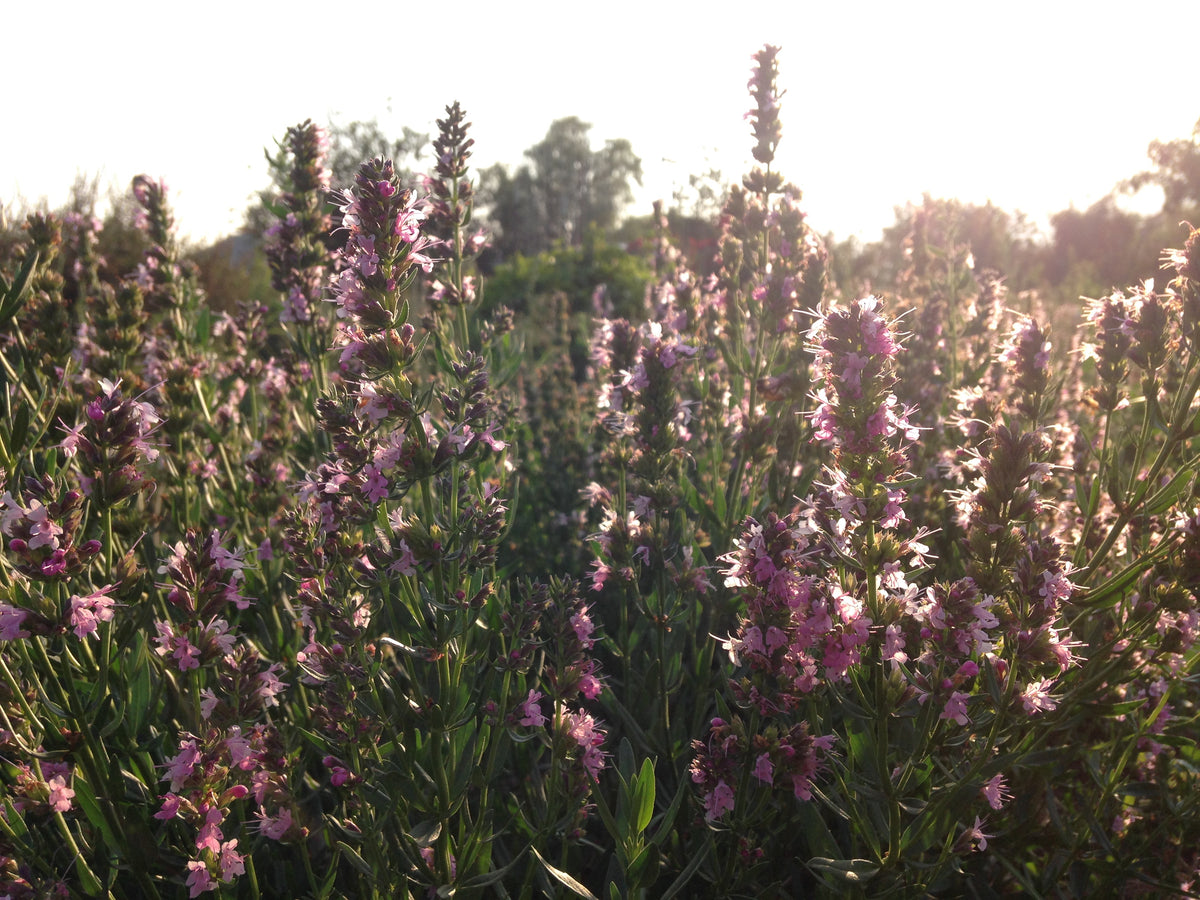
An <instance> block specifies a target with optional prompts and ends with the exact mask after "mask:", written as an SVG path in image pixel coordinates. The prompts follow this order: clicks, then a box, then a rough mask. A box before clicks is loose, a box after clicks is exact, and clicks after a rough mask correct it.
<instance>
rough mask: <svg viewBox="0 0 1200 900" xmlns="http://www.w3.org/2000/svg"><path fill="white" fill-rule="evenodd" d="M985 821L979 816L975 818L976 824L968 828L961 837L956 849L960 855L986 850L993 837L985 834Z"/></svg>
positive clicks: (955, 846)
mask: <svg viewBox="0 0 1200 900" xmlns="http://www.w3.org/2000/svg"><path fill="white" fill-rule="evenodd" d="M983 825H984V821H983V819H981V818H979V816H976V817H975V824H974V825H972V826H971V827H970V828H968V829H967V830H966V831H964V832H963V833H962V835H960V836H959V839H958V841H957V842H956V843H955V845H954V848H955V849H956V850H958V851H959V852H960V853H966V852H969V851H972V850H986V849H987V842H988V838H990V837H991V836H992V835H990V834H984V833H983Z"/></svg>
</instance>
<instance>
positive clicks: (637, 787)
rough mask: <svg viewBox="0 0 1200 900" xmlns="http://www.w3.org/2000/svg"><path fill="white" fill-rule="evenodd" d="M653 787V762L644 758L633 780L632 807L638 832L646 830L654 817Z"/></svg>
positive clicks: (654, 785)
mask: <svg viewBox="0 0 1200 900" xmlns="http://www.w3.org/2000/svg"><path fill="white" fill-rule="evenodd" d="M655 787H656V784H655V778H654V764H653V763H651V762H650V760H649V759H644V760H642V771H641V772H640V773H639V774H638V775H637V776H636V777H635V778H634V780H633V809H634V816H635V821H636V822H637V833H638V834H641V833H642V832H643V831H645V830H646V826H648V825H649V824H650V820H651V819H652V818H653V817H654V794H655Z"/></svg>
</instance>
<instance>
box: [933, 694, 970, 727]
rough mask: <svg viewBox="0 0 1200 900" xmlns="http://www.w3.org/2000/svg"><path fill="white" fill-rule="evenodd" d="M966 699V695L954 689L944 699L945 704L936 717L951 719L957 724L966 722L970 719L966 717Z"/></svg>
mask: <svg viewBox="0 0 1200 900" xmlns="http://www.w3.org/2000/svg"><path fill="white" fill-rule="evenodd" d="M967 699H968V696H967V695H966V694H964V693H963V692H962V691H955V692H954V693H952V694H951V695H950V697H949V699H948V700H946V706H945V708H944V709H943V710H942V714H941V715H940V716H938V718H939V719H953V720H954V721H955V722H957V723H958V724H959V725H966V724H968V723H969V722H970V721H971V720H970V719H969V718H967Z"/></svg>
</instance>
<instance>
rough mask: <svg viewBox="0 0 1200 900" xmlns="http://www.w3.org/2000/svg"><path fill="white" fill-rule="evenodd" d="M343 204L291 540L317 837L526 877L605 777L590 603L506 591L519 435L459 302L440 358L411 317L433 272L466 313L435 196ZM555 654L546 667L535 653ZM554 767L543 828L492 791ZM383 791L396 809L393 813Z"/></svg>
mask: <svg viewBox="0 0 1200 900" xmlns="http://www.w3.org/2000/svg"><path fill="white" fill-rule="evenodd" d="M465 128H466V126H465V124H464V123H463V121H462V115H461V111H460V110H458V107H457V106H455V107H452V108H451V109H450V110H449V111H448V119H447V120H446V121H445V122H444V123H443V124H442V130H443V134H442V136H441V137H440V138H439V145H438V146H439V147H442V148H443V151H444V152H443V153H442V156H441V157H440V162H439V166H440V168H439V174H440V175H442V176H444V177H453V178H456V179H464V176H465V173H466V169H465V158H466V148H468V147H469V146H470V141H469V140H468V139H466V138H465ZM443 168H445V169H446V171H445V172H443V171H442V169H443ZM469 193H470V191H469V185H468V186H467V187H466V188H464V187H463V184H462V183H459V184H458V186H457V187H454V188H447V189H446V192H445V196H444V197H441V196H440V195H439V197H440V201H441V202H442V203H443V206H444V208H442V207H439V209H441V213H440V215H441V217H442V218H441V219H439V220H438V221H442V220H443V219H445V217H446V216H449V220H446V221H443V222H442V224H443V226H445V225H446V224H447V222H449V223H450V224H453V222H457V223H458V227H460V228H461V226H462V224H463V223H464V219H465V218H466V217H467V216H468V215H469V206H467V207H463V206H461V205H459V204H460V203H468V202H469ZM335 197H336V198H337V201H338V202H339V205H340V208H341V212H342V222H343V227H344V228H345V229H346V231H347V240H346V244H345V249H344V250H343V251H342V253H343V260H342V265H341V267H340V270H339V273H338V274H337V275H336V276H335V282H334V290H333V297H332V300H333V302H334V303H335V304H336V313H337V318H338V326H339V328H338V339H337V346H336V350H337V351H338V353H339V356H338V365H339V374H340V378H339V382H340V384H341V387H340V388H339V389H338V390H336V391H334V392H332V393H330V394H329V395H327V396H326V397H324V398H322V400H321V401H320V403H319V413H320V418H321V423H322V428H323V429H324V430H325V432H326V434H327V435H328V438H329V441H330V444H331V446H332V448H333V453H332V454H331V455H330V456H329V457H328V458H327V459H326V460H325V461H323V462H321V463H320V464H319V465H318V466H317V467H316V469H315V470H314V471H313V472H312V473H311V474H310V475H309V476H308V478H307V479H306V482H305V484H304V486H303V487H302V489H301V492H300V500H301V505H300V507H299V509H298V510H297V512H296V514H295V515H294V516H293V517H292V521H291V523H290V525H289V529H288V537H287V541H288V544H289V546H290V548H291V554H292V565H293V567H294V568H293V571H294V573H295V576H296V577H297V579H298V590H297V593H296V600H297V606H298V612H299V620H298V624H299V626H300V627H301V628H302V629H303V633H304V635H305V646H304V647H303V650H302V651H301V652H300V653H299V654H298V656H297V661H298V663H299V664H300V671H299V680H300V682H301V684H302V685H303V687H304V690H306V691H307V692H308V693H309V694H310V696H311V697H312V699H313V703H312V706H311V716H310V719H309V722H308V728H309V729H310V734H311V735H313V736H314V737H315V739H316V740H317V741H318V744H319V746H320V748H321V766H322V767H323V771H324V773H325V777H324V785H323V787H322V791H328V796H329V801H331V802H334V803H335V804H336V806H335V808H336V809H337V810H338V813H337V816H336V817H335V818H332V819H329V820H327V822H326V825H325V827H326V828H327V829H331V831H329V832H328V833H329V834H330V837H331V840H332V839H333V836H334V835H339V836H340V837H339V838H338V840H340V841H341V843H340V844H339V845H338V846H339V847H342V848H345V849H343V850H340V851H339V852H338V853H337V854H335V857H334V861H335V864H336V862H337V861H338V860H344V861H347V864H348V863H349V862H352V861H353V860H356V859H361V860H365V861H366V863H367V865H368V866H370V868H371V869H372V870H373V871H374V872H376V873H380V876H382V873H385V872H389V871H390V872H391V873H392V874H391V875H390V876H385V880H384V881H383V882H380V884H390V885H393V886H394V887H396V888H397V889H399V888H400V886H403V885H406V884H408V885H424V886H425V888H427V889H429V890H431V891H432V890H437V889H440V888H444V889H447V890H449V889H451V888H454V887H461V886H462V885H464V884H470V883H472V881H473V880H475V881H478V880H479V879H481V878H491V877H495V878H497V879H498V878H500V877H501V876H500V875H499V874H498V873H497V874H496V875H494V876H493V875H491V874H489V873H492V872H493V871H497V870H502V869H504V868H507V867H509V866H512V865H516V863H517V861H518V859H519V858H520V857H521V856H522V853H523V850H524V846H525V843H524V842H527V841H529V840H531V839H534V838H537V839H538V840H550V841H567V842H571V841H574V840H575V839H576V838H577V837H578V835H577V834H574V832H575V831H577V830H578V827H579V825H578V822H577V824H576V825H574V826H572V827H571V828H569V829H566V830H565V831H564V830H563V829H564V825H563V821H564V817H565V821H576V819H577V817H579V815H580V810H581V809H582V806H583V803H584V800H585V798H586V796H587V794H588V792H589V790H590V782H589V780H588V776H589V775H590V776H591V777H595V776H596V775H598V774H599V771H600V769H601V767H602V766H603V754H602V752H601V750H600V746H599V745H600V743H602V740H603V729H602V727H601V726H600V725H599V723H597V722H596V721H595V720H594V719H593V718H592V717H591V716H590V715H589V714H587V713H585V712H584V711H583V710H581V709H580V708H579V707H578V706H577V702H578V701H577V699H576V698H577V697H578V696H579V695H580V694H582V696H583V697H585V698H586V697H594V696H595V695H596V694H597V693H598V692H599V690H600V686H601V685H600V681H599V680H598V678H597V675H596V670H595V664H594V662H591V661H589V660H588V659H587V654H586V650H587V649H588V648H590V647H591V645H592V641H593V639H592V637H591V626H590V622H589V619H588V616H587V609H586V606H584V605H583V604H581V603H580V602H579V601H578V599H575V600H571V599H570V598H572V597H576V598H577V595H576V594H574V593H573V592H572V591H568V593H567V595H566V596H565V597H564V598H563V600H562V601H561V603H563V604H565V606H563V607H560V606H559V605H557V604H556V605H555V606H554V608H553V609H550V610H546V609H545V608H544V603H545V601H531V602H533V606H534V607H538V608H540V611H541V613H542V621H541V622H539V621H537V620H536V619H535V618H532V616H533V615H534V613H533V612H532V611H531V610H532V609H533V607H531V609H530V610H526V611H525V612H521V611H520V610H519V608H514V606H513V604H512V602H510V599H509V594H508V590H507V588H506V587H505V586H504V585H502V584H501V583H499V582H498V581H497V578H496V574H495V559H496V548H497V545H498V542H499V540H500V536H501V533H502V530H503V528H504V524H505V519H506V512H507V511H506V508H505V505H504V502H503V499H502V494H501V488H502V481H501V478H502V475H503V471H504V470H503V467H502V466H501V465H498V464H497V461H498V459H499V458H500V455H501V454H503V452H504V450H505V448H506V443H505V441H504V440H503V439H502V437H501V435H500V433H499V428H500V420H499V416H498V412H497V409H496V407H495V403H494V399H493V388H492V387H491V383H490V376H489V367H488V364H487V361H486V359H485V358H484V356H482V355H480V353H477V352H475V351H472V350H471V349H470V342H471V341H478V340H480V338H479V331H477V330H473V329H471V325H470V317H469V316H467V315H466V314H465V312H464V311H462V310H460V312H461V313H463V314H462V315H460V316H459V317H458V318H457V321H459V322H460V323H462V326H463V327H462V328H461V329H460V328H458V327H457V326H456V327H455V328H453V329H451V330H450V331H449V333H447V334H444V335H441V336H439V341H440V342H441V343H440V348H439V358H438V360H436V361H433V362H434V364H433V365H430V366H428V368H426V366H425V365H424V364H425V363H427V362H430V361H428V360H426V359H423V358H422V354H421V350H422V348H423V347H424V345H425V342H426V341H425V339H419V338H418V337H417V331H416V329H415V328H414V326H413V325H412V324H411V323H410V322H409V321H408V310H409V304H408V298H409V295H410V294H411V292H412V291H414V290H416V288H417V286H418V285H419V284H420V281H419V276H420V275H421V274H422V273H424V274H429V275H432V274H434V273H435V271H436V272H437V274H438V275H439V276H441V277H448V278H449V279H450V281H449V282H448V284H449V285H451V286H453V287H454V289H455V290H456V291H458V292H459V293H458V294H457V296H458V297H460V301H461V302H460V304H459V305H461V303H465V300H461V298H462V297H463V296H464V293H465V285H466V282H465V280H464V279H465V278H466V276H464V275H463V274H462V272H463V254H464V252H465V244H464V242H463V241H462V240H458V241H457V242H456V241H455V239H454V238H453V237H451V239H450V241H449V242H448V243H443V244H439V243H437V242H435V241H434V239H433V238H431V237H430V236H429V235H428V234H427V233H426V231H425V223H426V222H427V220H428V217H429V214H427V212H426V206H425V203H424V202H423V201H422V200H421V199H420V198H419V197H418V196H417V194H416V193H415V192H414V191H412V190H411V189H408V188H405V187H403V186H402V185H401V184H400V183H399V181H398V179H397V177H396V174H395V171H394V169H393V167H392V164H391V163H390V162H389V161H385V160H381V159H376V160H373V161H370V162H368V163H365V164H364V165H363V166H362V168H361V169H360V171H359V174H358V176H357V178H356V182H355V186H354V187H353V188H350V189H347V190H344V191H341V192H338V193H337V194H335ZM455 198H458V199H455ZM454 233H456V232H455V231H454V229H453V228H451V234H452V235H453V234H454ZM443 251H449V252H451V253H453V254H454V255H453V257H452V259H450V260H446V261H442V260H440V259H439V258H438V255H439V254H440V253H441V252H443ZM439 268H440V269H441V271H438V270H439ZM441 284H442V285H443V286H445V285H446V284H447V282H441ZM435 290H436V288H435ZM460 338H463V339H464V341H465V342H461V341H460ZM477 346H481V347H482V345H478V344H477ZM536 596H540V595H536ZM564 609H566V610H569V612H568V613H565V616H566V617H565V618H560V617H561V616H563V615H564ZM556 622H557V625H556V624H555V623H556ZM521 623H524V624H521ZM539 626H540V628H539ZM526 628H528V629H529V631H528V632H525V631H524V629H526ZM513 629H516V632H515V633H514V632H513ZM543 636H544V637H543ZM543 641H545V642H546V643H545V649H544V650H539V649H537V648H539V647H541V646H542V642H543ZM531 642H532V643H531ZM552 648H553V649H552ZM542 652H544V653H545V654H546V657H545V659H546V661H545V663H544V664H542V665H540V666H538V667H536V668H535V667H534V666H532V662H533V659H532V658H531V656H530V654H532V653H538V654H539V656H540V654H541V653H542ZM543 700H545V701H546V702H545V703H543ZM544 755H547V756H548V757H549V760H550V762H549V766H550V768H549V770H548V772H547V774H546V776H545V777H544V778H541V779H538V781H537V782H536V784H537V785H538V787H537V790H538V792H539V797H540V799H539V800H537V801H534V807H531V808H541V809H542V810H543V811H544V812H545V813H546V814H547V815H549V816H550V818H546V817H545V816H543V815H532V814H530V813H529V812H525V811H522V809H521V808H520V807H515V806H513V802H512V797H511V796H510V795H509V794H508V793H506V792H504V791H500V790H497V789H496V788H495V782H496V780H497V779H499V778H501V777H502V773H503V772H504V771H506V770H508V768H509V767H511V766H514V765H516V766H534V767H536V766H539V765H540V764H541V763H540V760H541V759H543V758H544ZM377 791H385V792H386V794H387V795H388V796H390V797H392V798H394V802H392V803H390V804H389V805H388V806H387V808H383V807H380V806H379V805H378V804H377V803H376V802H375V800H374V798H375V796H376V792H377ZM564 803H565V805H564ZM579 821H582V820H581V819H580V820H579ZM522 822H524V824H522ZM351 833H352V834H353V837H350V838H347V835H349V834H351ZM347 840H348V841H349V843H347ZM564 846H565V844H564ZM396 860H401V861H402V864H401V865H399V866H397V865H396V864H395V861H396ZM532 865H533V862H532V860H529V861H528V863H527V864H526V869H523V871H529V872H530V873H531V875H530V877H532V873H533V872H535V871H536V870H535V869H534V868H528V867H529V866H532ZM377 877H378V876H377ZM388 879H390V880H388ZM527 883H532V882H528V881H527ZM372 889H373V890H381V891H382V890H385V889H384V888H382V887H375V888H372ZM422 889H424V888H422Z"/></svg>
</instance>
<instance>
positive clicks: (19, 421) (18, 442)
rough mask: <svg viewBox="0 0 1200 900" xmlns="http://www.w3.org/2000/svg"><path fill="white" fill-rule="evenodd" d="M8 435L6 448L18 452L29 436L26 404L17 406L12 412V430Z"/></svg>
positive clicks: (14, 452)
mask: <svg viewBox="0 0 1200 900" xmlns="http://www.w3.org/2000/svg"><path fill="white" fill-rule="evenodd" d="M9 435H10V438H9V442H8V449H9V450H10V451H11V452H12V453H13V454H17V453H20V452H21V448H22V447H24V446H25V438H26V437H28V436H29V407H28V406H25V405H24V404H21V405H20V406H18V407H17V411H16V412H15V413H14V414H13V423H12V431H10V432H9ZM6 455H7V454H6Z"/></svg>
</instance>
